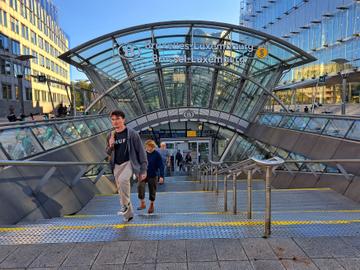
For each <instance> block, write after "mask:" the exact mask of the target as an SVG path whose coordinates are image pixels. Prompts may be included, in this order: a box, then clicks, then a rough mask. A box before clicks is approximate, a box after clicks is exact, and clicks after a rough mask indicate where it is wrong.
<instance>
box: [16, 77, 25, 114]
mask: <svg viewBox="0 0 360 270" xmlns="http://www.w3.org/2000/svg"><path fill="white" fill-rule="evenodd" d="M17 78H18V88H19V94H20V97H19V98H20V111H21V115H25V108H24V92H23V75H22V74H21V75H17Z"/></svg>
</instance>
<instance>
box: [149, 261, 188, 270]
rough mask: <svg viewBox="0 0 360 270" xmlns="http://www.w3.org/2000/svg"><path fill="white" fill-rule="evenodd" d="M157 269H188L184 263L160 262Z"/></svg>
mask: <svg viewBox="0 0 360 270" xmlns="http://www.w3.org/2000/svg"><path fill="white" fill-rule="evenodd" d="M156 270H187V264H186V262H184V263H159V264H157V265H156Z"/></svg>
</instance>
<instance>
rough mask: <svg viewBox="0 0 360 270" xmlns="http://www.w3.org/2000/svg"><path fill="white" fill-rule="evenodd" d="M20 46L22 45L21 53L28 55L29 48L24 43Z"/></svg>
mask: <svg viewBox="0 0 360 270" xmlns="http://www.w3.org/2000/svg"><path fill="white" fill-rule="evenodd" d="M22 47H23V55H30V49H29V48H28V47H26V46H24V45H23V46H22Z"/></svg>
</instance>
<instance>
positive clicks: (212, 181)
mask: <svg viewBox="0 0 360 270" xmlns="http://www.w3.org/2000/svg"><path fill="white" fill-rule="evenodd" d="M213 175H214V167H213V166H212V165H211V191H214V179H213Z"/></svg>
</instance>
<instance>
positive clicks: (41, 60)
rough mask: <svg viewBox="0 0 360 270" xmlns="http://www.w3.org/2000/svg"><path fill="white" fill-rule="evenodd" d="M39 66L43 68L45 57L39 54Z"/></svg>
mask: <svg viewBox="0 0 360 270" xmlns="http://www.w3.org/2000/svg"><path fill="white" fill-rule="evenodd" d="M40 66H42V67H45V57H44V56H43V55H41V54H40Z"/></svg>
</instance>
